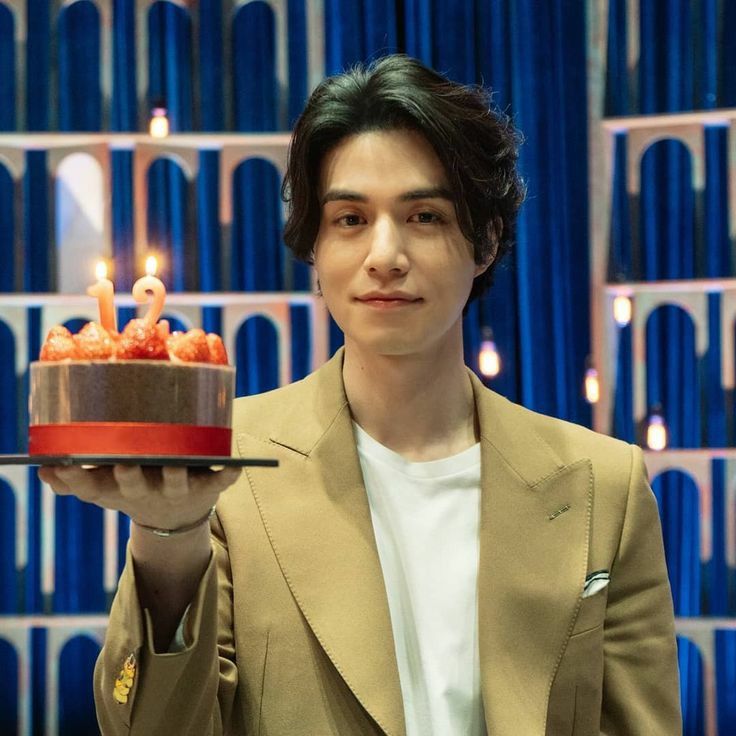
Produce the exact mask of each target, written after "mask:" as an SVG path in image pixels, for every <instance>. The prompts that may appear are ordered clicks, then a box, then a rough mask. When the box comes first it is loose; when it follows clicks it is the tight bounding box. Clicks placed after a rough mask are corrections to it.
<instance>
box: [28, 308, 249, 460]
mask: <svg viewBox="0 0 736 736" xmlns="http://www.w3.org/2000/svg"><path fill="white" fill-rule="evenodd" d="M234 377H235V369H234V368H233V367H232V366H229V365H228V359H227V354H226V351H225V347H224V345H223V342H222V340H221V339H220V337H219V336H218V335H215V334H213V333H210V334H206V333H205V332H204V331H203V330H200V329H192V330H189V331H188V332H170V330H169V324H168V323H167V322H166V320H162V321H160V322H153V321H150V320H146V319H133V320H131V321H130V322H129V323H128V324H127V325H126V327H125V329H124V330H123V331H122V332H120V333H118V332H117V331H115V330H113V329H105V327H103V326H102V325H101V324H99V323H97V322H88V323H87V324H86V325H85V326H84V327H83V328H82V330H80V332H79V333H77V334H75V335H72V334H71V333H70V332H69V330H67V329H66V328H65V327H62V326H57V327H54V328H53V329H52V330H51V331H50V332H49V334H48V336H47V338H46V341H45V342H44V345H43V347H42V349H41V353H40V359H39V360H38V361H37V362H34V363H32V364H31V387H30V403H29V410H30V427H29V450H28V451H29V454H31V455H66V454H85V455H166V456H182V455H209V456H215V455H216V456H229V455H230V448H231V417H232V400H233V393H234Z"/></svg>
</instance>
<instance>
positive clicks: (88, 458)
mask: <svg viewBox="0 0 736 736" xmlns="http://www.w3.org/2000/svg"><path fill="white" fill-rule="evenodd" d="M278 464H279V461H278V460H270V459H267V458H248V457H223V456H219V455H0V466H2V465H153V466H158V467H161V466H164V465H168V466H177V467H182V466H185V467H188V468H209V467H235V468H244V467H246V466H255V465H258V466H261V467H269V468H275V467H277V466H278Z"/></svg>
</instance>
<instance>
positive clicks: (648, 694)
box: [601, 445, 682, 736]
mask: <svg viewBox="0 0 736 736" xmlns="http://www.w3.org/2000/svg"><path fill="white" fill-rule="evenodd" d="M630 447H631V453H632V454H631V475H630V479H629V488H628V497H627V502H626V510H625V514H624V521H623V526H622V530H621V539H620V542H619V547H618V552H617V554H616V557H615V559H614V561H613V564H612V566H611V571H610V573H611V582H610V589H609V592H608V606H607V610H606V620H605V627H604V645H603V651H604V669H603V703H602V713H601V733H602V734H604V736H626V735H628V734H632V733H646V734H647V735H648V736H678V735H679V734H682V719H681V714H680V690H679V675H678V665H677V644H676V639H675V624H674V612H673V605H672V594H671V591H670V584H669V579H668V577H667V567H666V565H665V557H664V545H663V542H662V527H661V523H660V518H659V510H658V508H657V501H656V498H655V496H654V494H653V493H652V490H651V488H650V486H649V482H648V477H647V470H646V466H645V464H644V455H643V453H642V451H641V448H639V447H638V446H636V445H631V446H630Z"/></svg>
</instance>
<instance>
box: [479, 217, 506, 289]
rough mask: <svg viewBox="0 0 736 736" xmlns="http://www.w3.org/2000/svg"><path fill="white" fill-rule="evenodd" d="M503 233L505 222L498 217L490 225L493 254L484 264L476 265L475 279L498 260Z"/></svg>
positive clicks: (489, 231) (487, 257) (485, 259)
mask: <svg viewBox="0 0 736 736" xmlns="http://www.w3.org/2000/svg"><path fill="white" fill-rule="evenodd" d="M502 232H503V222H502V220H501V218H500V217H499V216H498V215H496V217H494V218H493V219H492V220H491V222H489V223H488V239H489V240H490V241H491V252H490V253H488V255H487V256H486V257H485V258H484V259H483V262H482V263H479V264H477V265H476V268H475V277H476V278H477V277H478V276H480V275H481V274H482V273H484V272H485V271H487V270H488V269H489V268H490V266H491V264H492V263H493V262H494V261H495V260H496V255H497V254H498V244H499V242H500V240H501V233H502Z"/></svg>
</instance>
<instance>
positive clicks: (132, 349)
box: [117, 319, 169, 360]
mask: <svg viewBox="0 0 736 736" xmlns="http://www.w3.org/2000/svg"><path fill="white" fill-rule="evenodd" d="M117 357H118V358H119V359H120V360H168V359H169V353H168V351H167V350H166V340H165V339H164V338H163V336H162V334H161V331H160V330H159V329H158V326H157V325H149V324H148V322H146V321H145V320H143V319H132V320H130V322H128V324H127V325H126V326H125V329H124V330H123V333H122V335H120V342H119V343H118V350H117Z"/></svg>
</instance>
